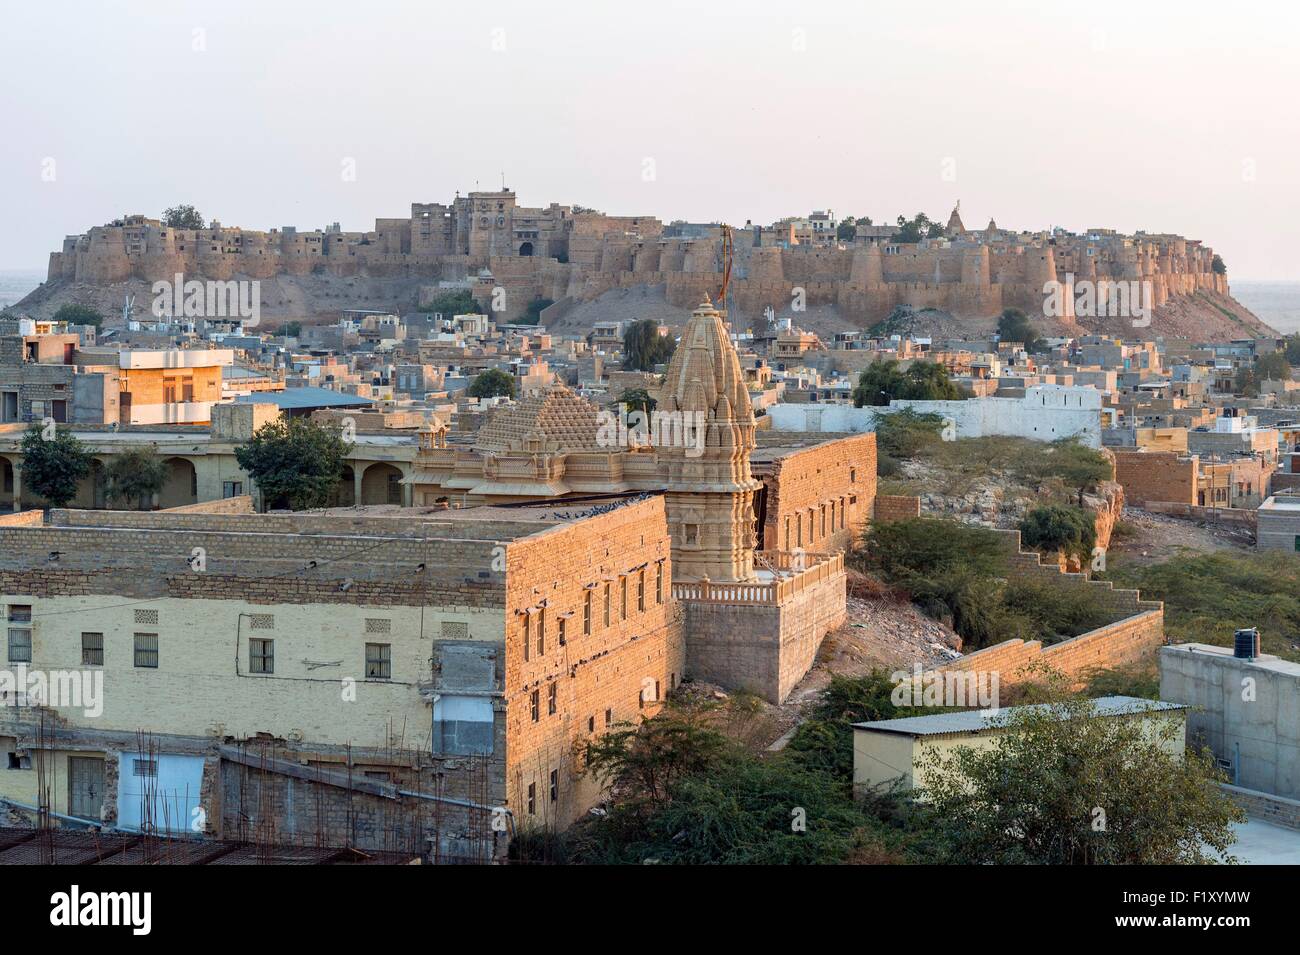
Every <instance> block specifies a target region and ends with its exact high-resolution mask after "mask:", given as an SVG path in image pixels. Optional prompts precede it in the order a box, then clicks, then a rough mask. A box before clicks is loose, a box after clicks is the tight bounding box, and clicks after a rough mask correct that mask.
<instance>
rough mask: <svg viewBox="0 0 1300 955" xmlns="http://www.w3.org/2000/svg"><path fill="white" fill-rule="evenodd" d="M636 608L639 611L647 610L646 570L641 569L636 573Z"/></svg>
mask: <svg viewBox="0 0 1300 955" xmlns="http://www.w3.org/2000/svg"><path fill="white" fill-rule="evenodd" d="M636 609H637V613H644V612H645V571H644V570H639V571H637V574H636Z"/></svg>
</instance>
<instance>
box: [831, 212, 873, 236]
mask: <svg viewBox="0 0 1300 955" xmlns="http://www.w3.org/2000/svg"><path fill="white" fill-rule="evenodd" d="M863 224H864V225H868V224H869V223H863ZM857 234H858V226H857V222H856V220H854V218H853V216H849V217H848V218H846V219H841V220H840V224H839V225H837V226H836V227H835V238H836V239H838V240H839V241H841V242H852V241H853V238H854V236H856V235H857Z"/></svg>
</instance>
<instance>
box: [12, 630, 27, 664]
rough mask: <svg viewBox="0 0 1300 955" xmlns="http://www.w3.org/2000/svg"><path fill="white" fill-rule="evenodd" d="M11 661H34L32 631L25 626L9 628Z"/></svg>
mask: <svg viewBox="0 0 1300 955" xmlns="http://www.w3.org/2000/svg"><path fill="white" fill-rule="evenodd" d="M9 662H10V663H31V662H32V632H31V630H29V629H26V628H24V627H10V628H9Z"/></svg>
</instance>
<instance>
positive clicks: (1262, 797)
mask: <svg viewBox="0 0 1300 955" xmlns="http://www.w3.org/2000/svg"><path fill="white" fill-rule="evenodd" d="M1221 788H1222V789H1223V791H1224V792H1225V793H1227V794H1228V795H1229V796H1231V797H1232V801H1233V802H1235V803H1236V804H1237V805H1238V806H1240V807H1241V808H1242V809H1244V810H1246V812H1247V813H1248V814H1249V815H1250V816H1251V817H1252V818H1254V819H1262V820H1263V821H1265V822H1271V823H1273V825H1275V826H1286V827H1287V828H1288V829H1300V800H1295V799H1288V798H1286V797H1285V796H1274V795H1273V794H1271V793H1262V792H1260V791H1258V790H1256V789H1244V788H1242V787H1241V786H1229V785H1228V784H1226V783H1223V784H1221Z"/></svg>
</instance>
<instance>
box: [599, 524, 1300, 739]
mask: <svg viewBox="0 0 1300 955" xmlns="http://www.w3.org/2000/svg"><path fill="white" fill-rule="evenodd" d="M1297 540H1300V538H1297ZM587 732H588V733H594V732H596V717H594V716H588V717H587Z"/></svg>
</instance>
